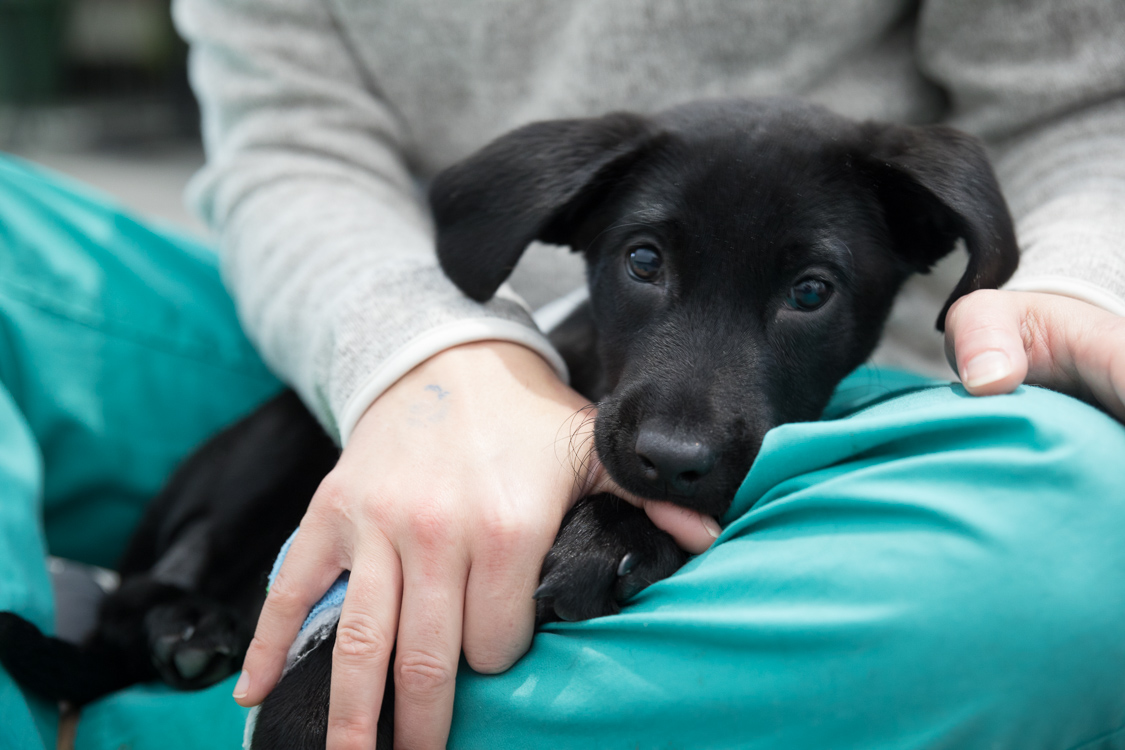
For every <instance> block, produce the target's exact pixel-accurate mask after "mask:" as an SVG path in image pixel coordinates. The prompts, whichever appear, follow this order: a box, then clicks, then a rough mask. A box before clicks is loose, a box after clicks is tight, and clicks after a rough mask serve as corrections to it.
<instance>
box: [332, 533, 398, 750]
mask: <svg viewBox="0 0 1125 750" xmlns="http://www.w3.org/2000/svg"><path fill="white" fill-rule="evenodd" d="M401 595H402V577H401V570H400V567H399V560H398V555H397V553H395V551H394V549H393V548H391V546H390V545H389V544H388V543H386V542H382V543H379V542H375V543H369V544H367V545H364V551H363V555H362V557H359V558H358V559H357V560H356V561H355V562H354V563H353V565H352V573H351V576H350V577H349V579H348V591H347V594H345V596H344V606H343V608H342V610H341V612H340V622H339V623H338V624H337V626H336V645H335V646H334V647H333V649H332V683H331V691H330V696H331V698H330V701H329V707H328V742H327V747H328V749H329V750H353V749H356V750H358V749H360V748H363V749H365V750H369V749H370V748H374V747H375V728H376V726H377V725H378V721H379V707H380V706H381V705H382V701H383V691H384V688H385V686H386V680H387V669H388V667H389V665H390V657H391V650H392V648H393V647H394V640H395V629H396V627H397V625H398V614H399V600H400V597H401Z"/></svg>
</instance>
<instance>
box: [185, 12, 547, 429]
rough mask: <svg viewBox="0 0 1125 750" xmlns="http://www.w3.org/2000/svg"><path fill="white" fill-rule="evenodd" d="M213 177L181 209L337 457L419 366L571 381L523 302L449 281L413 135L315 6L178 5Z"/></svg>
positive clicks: (246, 321) (196, 185)
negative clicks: (195, 220)
mask: <svg viewBox="0 0 1125 750" xmlns="http://www.w3.org/2000/svg"><path fill="white" fill-rule="evenodd" d="M174 12H175V19H176V23H177V26H178V28H179V29H180V31H181V33H182V34H183V35H184V37H185V38H186V39H187V40H188V41H189V42H190V43H191V49H192V51H191V63H190V64H191V68H190V71H191V77H192V83H193V86H194V88H195V91H196V93H197V95H198V97H199V100H200V104H201V107H202V111H203V128H204V143H205V147H206V149H207V156H208V164H207V166H206V167H205V168H204V170H203V171H202V172H201V173H200V174H199V175H198V176H197V177H196V178H195V180H194V181H193V183H192V185H191V187H190V188H189V198H188V200H189V202H190V203H191V204H192V207H193V208H194V209H195V210H196V211H197V212H198V213H199V214H200V215H201V217H202V218H203V220H204V221H205V222H206V223H207V225H208V226H210V227H211V228H212V229H213V230H214V231H215V232H216V233H217V234H218V236H219V240H220V245H221V248H222V269H223V275H224V279H225V281H226V283H227V286H228V288H229V289H230V290H231V293H232V295H233V296H234V298H235V301H236V303H237V307H238V311H239V315H240V318H241V321H242V324H243V326H244V327H245V328H246V330H247V332H248V334H249V335H250V337H251V339H252V340H253V341H254V342H255V344H256V345H257V346H258V348H259V350H260V351H261V353H262V355H263V356H264V358H265V359H266V361H267V363H268V364H269V365H270V366H271V367H272V368H274V369H275V370H276V371H277V372H278V373H279V374H280V375H281V376H282V377H283V378H284V379H286V380H287V381H288V382H290V383H291V384H292V385H293V386H294V388H295V389H296V390H297V391H298V392H299V393H300V394H301V396H302V398H303V399H304V401H305V403H306V404H308V405H309V406H310V408H311V409H312V410H313V411H314V413H316V415H317V416H318V418H319V419H320V420H321V422H322V423H323V424H324V425H325V427H326V428H327V429H328V430H329V432H330V434H333V435H335V436H336V437H337V439H338V440H339V441H340V442H341V443H343V442H345V441H346V440H347V438H348V435H349V433H350V432H351V430H352V428H353V427H354V426H355V423H356V422H357V421H358V419H359V417H360V416H361V415H362V413H363V412H364V410H366V408H367V406H368V405H369V404H370V403H371V402H372V401H373V400H374V399H375V398H376V397H377V396H378V395H379V394H380V393H381V392H382V391H383V390H385V389H386V388H388V387H389V386H390V385H392V384H393V383H394V382H395V381H396V380H397V379H398V378H399V377H401V376H402V375H404V374H405V373H406V372H408V371H409V370H410V369H412V368H413V367H414V366H415V365H417V364H419V363H420V362H422V361H423V360H425V359H427V358H428V357H430V356H431V355H433V354H436V353H437V352H439V351H441V350H443V349H446V348H449V347H451V346H455V345H457V344H460V343H466V342H469V341H481V340H488V339H498V340H507V341H514V342H517V343H521V344H524V345H526V346H529V347H531V348H532V349H534V350H535V351H537V352H539V353H540V354H541V355H542V356H544V357H545V358H546V359H547V360H548V361H549V362H551V364H552V365H553V366H554V367H555V369H556V370H557V371H559V373H560V375H561V376H562V377H565V370H566V368H565V365H564V364H563V363H562V360H561V358H560V357H559V356H558V354H557V353H556V352H555V351H554V349H553V348H552V347H551V345H550V344H549V343H548V342H547V340H546V339H545V338H544V337H543V336H542V334H540V333H539V331H538V330H537V329H536V328H535V325H534V323H533V322H532V320H531V317H530V315H529V314H528V311H527V309H526V307H525V306H524V305H523V303H522V302H521V301H520V300H519V299H518V298H516V297H515V296H514V295H511V294H508V293H502V294H500V295H498V296H497V297H496V298H494V299H493V300H491V301H489V302H488V303H486V304H478V303H476V302H473V301H472V300H470V299H469V298H467V297H465V296H464V295H463V294H461V293H460V291H459V290H458V289H457V288H456V287H455V286H454V285H453V284H452V283H451V282H449V281H448V280H447V279H446V277H445V276H444V275H443V274H442V272H441V270H440V268H439V266H438V264H437V259H436V256H435V253H434V243H433V235H432V229H431V226H430V219H429V216H428V211H427V208H426V206H425V204H424V201H423V200H422V197H421V195H420V191H419V190H418V188H417V185H416V183H415V180H414V179H413V177H412V175H411V174H410V171H409V169H408V167H407V164H406V159H405V157H404V152H405V150H406V149H407V147H408V134H407V133H406V132H405V129H404V127H403V123H402V122H401V121H400V120H399V118H397V117H396V115H395V112H394V109H393V107H392V106H391V105H390V104H389V103H388V102H387V101H385V100H384V98H383V97H382V96H381V95H380V92H379V89H378V87H377V85H376V82H374V81H372V80H370V79H369V78H368V77H365V75H364V73H363V71H362V69H361V68H360V67H359V66H358V65H357V64H356V61H355V60H354V58H353V56H352V55H351V54H350V51H349V47H348V42H347V40H346V39H345V37H344V35H343V34H342V33H340V29H339V27H338V26H337V21H336V19H335V18H334V17H333V15H332V13H331V11H330V10H329V8H328V6H327V4H326V3H325V2H324V1H323V0H268V1H265V2H263V1H256V0H176V4H175V7H174Z"/></svg>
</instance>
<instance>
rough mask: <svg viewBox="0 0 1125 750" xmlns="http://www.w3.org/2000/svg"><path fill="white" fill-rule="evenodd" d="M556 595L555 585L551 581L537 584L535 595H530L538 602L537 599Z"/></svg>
mask: <svg viewBox="0 0 1125 750" xmlns="http://www.w3.org/2000/svg"><path fill="white" fill-rule="evenodd" d="M556 593H557V592H556V586H555V583H554V582H553V581H544V582H543V583H541V584H539V588H537V589H535V593H534V594H532V595H531V598H532V599H535V600H536V601H538V600H539V599H546V598H547V597H548V596H554V595H555V594H556Z"/></svg>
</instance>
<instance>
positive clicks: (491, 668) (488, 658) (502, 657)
mask: <svg viewBox="0 0 1125 750" xmlns="http://www.w3.org/2000/svg"><path fill="white" fill-rule="evenodd" d="M465 661H466V662H468V664H469V666H470V667H472V668H473V671H474V672H480V673H481V674H500V673H501V672H503V671H505V670H507V669H508V667H510V666H512V665H513V664H515V659H514V658H512V657H511V656H509V655H508V654H505V653H502V652H499V651H495V650H484V651H481V650H479V649H478V650H474V651H473V652H472V653H471V654H470V653H469V652H468V651H466V652H465Z"/></svg>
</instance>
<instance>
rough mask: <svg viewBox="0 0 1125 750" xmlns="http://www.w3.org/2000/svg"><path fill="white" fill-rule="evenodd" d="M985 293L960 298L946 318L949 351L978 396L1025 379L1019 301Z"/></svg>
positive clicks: (960, 374)
mask: <svg viewBox="0 0 1125 750" xmlns="http://www.w3.org/2000/svg"><path fill="white" fill-rule="evenodd" d="M1011 294H1012V293H1011V292H1002V291H997V290H994V289H982V290H980V291H976V292H973V293H972V294H969V295H966V296H965V297H962V298H961V299H959V300H957V302H955V303H954V304H953V306H952V307H951V308H950V309H949V313H948V314H947V315H946V318H945V352H946V358H947V359H948V360H949V364H950V366H952V367H953V369H954V370H955V371H956V372H957V375H958V377H960V378H961V383H962V385H964V386H965V390H967V391H968V392H969V393H971V394H973V395H974V396H987V395H993V394H997V393H1008V392H1010V391H1012V390H1014V389H1015V387H1016V386H1018V385H1019V384H1020V383H1022V382H1023V381H1024V378H1026V377H1027V370H1028V356H1027V347H1026V345H1025V341H1024V337H1023V330H1022V325H1023V322H1024V320H1023V316H1022V315H1021V312H1022V310H1021V306H1020V305H1019V304H1018V303H1019V300H1016V299H1015V298H1012V297H1009V296H1006V295H1011Z"/></svg>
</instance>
